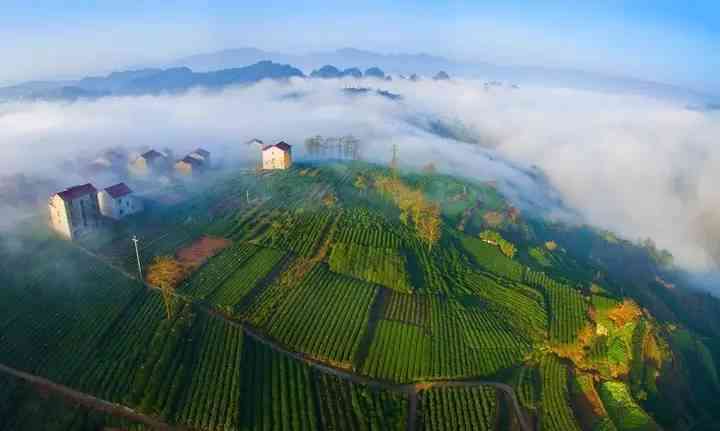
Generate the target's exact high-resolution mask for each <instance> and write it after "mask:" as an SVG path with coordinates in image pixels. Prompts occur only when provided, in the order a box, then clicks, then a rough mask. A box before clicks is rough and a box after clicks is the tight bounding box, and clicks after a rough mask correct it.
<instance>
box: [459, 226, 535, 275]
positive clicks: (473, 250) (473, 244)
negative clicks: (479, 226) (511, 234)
mask: <svg viewBox="0 0 720 431" xmlns="http://www.w3.org/2000/svg"><path fill="white" fill-rule="evenodd" d="M461 243H462V245H463V247H464V248H465V250H466V251H467V252H468V253H469V254H470V255H471V256H472V257H473V259H474V261H475V263H476V264H477V265H479V266H481V267H482V268H484V269H486V270H487V271H490V272H493V273H495V274H498V275H501V276H503V277H507V278H509V279H511V280H516V281H522V278H523V272H524V268H523V266H522V265H520V264H519V263H517V262H515V261H514V260H512V259H510V258H508V257H507V256H506V255H504V254H502V252H500V250H499V249H498V248H497V247H495V246H493V245H491V244H488V243H486V242H484V241H482V240H480V239H477V238H473V237H471V236H467V235H463V236H462V237H461Z"/></svg>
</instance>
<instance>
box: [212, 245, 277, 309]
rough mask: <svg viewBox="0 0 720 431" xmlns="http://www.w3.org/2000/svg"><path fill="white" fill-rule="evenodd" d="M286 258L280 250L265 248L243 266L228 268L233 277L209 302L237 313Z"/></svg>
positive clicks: (225, 282) (230, 277)
mask: <svg viewBox="0 0 720 431" xmlns="http://www.w3.org/2000/svg"><path fill="white" fill-rule="evenodd" d="M284 257H285V253H284V252H282V251H280V250H273V249H267V248H263V249H261V250H258V251H257V253H255V254H254V255H253V256H252V257H250V258H248V259H247V261H246V262H245V263H244V264H243V265H242V266H237V267H234V268H232V267H231V268H227V269H226V271H227V270H228V269H230V271H232V272H231V275H230V276H229V277H228V278H226V279H225V281H224V282H223V283H222V284H221V285H220V286H219V287H218V288H217V289H216V290H215V291H214V292H213V294H212V295H211V296H210V297H209V298H208V299H209V301H210V302H212V303H214V304H216V305H217V306H219V307H221V308H223V309H225V310H230V311H231V312H233V313H235V312H237V306H238V304H240V302H241V301H242V300H243V299H244V298H245V296H246V295H247V294H248V293H249V292H250V291H251V290H252V289H253V288H254V287H256V286H257V285H258V283H259V282H260V281H261V280H262V279H263V278H264V277H265V276H267V275H268V274H269V273H270V272H271V271H273V269H274V268H275V267H276V266H278V265H279V264H280V262H282V260H283V258H284ZM233 270H234V271H233ZM230 271H228V272H230Z"/></svg>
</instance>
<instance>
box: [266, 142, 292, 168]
mask: <svg viewBox="0 0 720 431" xmlns="http://www.w3.org/2000/svg"><path fill="white" fill-rule="evenodd" d="M290 166H292V147H291V146H290V145H288V143H287V142H284V141H281V142H278V143H277V144H273V145H266V146H264V147H263V148H262V167H263V169H288V168H289V167H290Z"/></svg>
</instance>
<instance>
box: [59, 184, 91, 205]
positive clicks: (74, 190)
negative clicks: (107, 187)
mask: <svg viewBox="0 0 720 431" xmlns="http://www.w3.org/2000/svg"><path fill="white" fill-rule="evenodd" d="M91 193H97V189H96V188H95V187H93V185H92V184H90V183H87V184H83V185H80V186H73V187H68V188H67V189H65V190H63V191H61V192H58V193H57V195H58V196H60V198H61V199H62V200H64V201H71V200H73V199H77V198H79V197H81V196H85V195H89V194H91Z"/></svg>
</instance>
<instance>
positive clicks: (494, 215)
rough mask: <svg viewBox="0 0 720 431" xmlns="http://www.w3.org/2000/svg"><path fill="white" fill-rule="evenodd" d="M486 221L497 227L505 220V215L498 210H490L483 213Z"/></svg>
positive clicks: (489, 224)
mask: <svg viewBox="0 0 720 431" xmlns="http://www.w3.org/2000/svg"><path fill="white" fill-rule="evenodd" d="M483 219H484V220H485V223H486V224H487V225H488V226H490V227H497V226H500V225H501V224H502V222H503V221H505V217H504V216H503V215H502V214H500V213H499V212H497V211H488V212H486V213H485V214H484V215H483Z"/></svg>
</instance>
